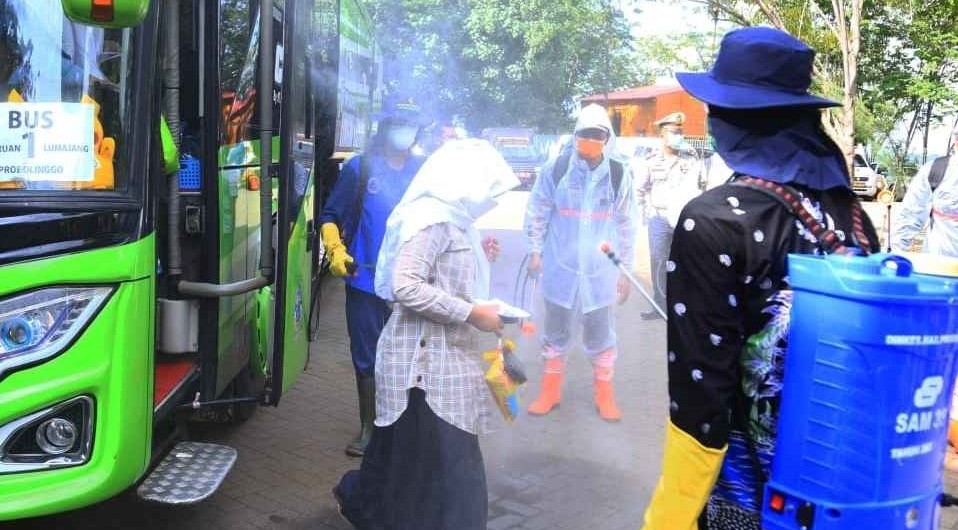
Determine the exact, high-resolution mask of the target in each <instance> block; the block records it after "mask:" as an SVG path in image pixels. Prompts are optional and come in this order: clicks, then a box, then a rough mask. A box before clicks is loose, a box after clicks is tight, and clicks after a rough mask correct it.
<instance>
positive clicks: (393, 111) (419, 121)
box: [372, 94, 431, 127]
mask: <svg viewBox="0 0 958 530" xmlns="http://www.w3.org/2000/svg"><path fill="white" fill-rule="evenodd" d="M372 119H373V120H375V121H385V120H401V121H405V122H408V123H411V124H414V125H418V126H420V127H424V126H426V125H429V123H430V122H431V120H430V119H429V117H428V116H426V115H425V114H424V113H423V112H422V108H421V107H420V106H419V105H417V104H416V103H415V102H413V99H412V98H411V97H409V96H404V95H400V94H388V95H387V96H386V97H384V98H383V106H382V109H381V110H380V111H379V112H374V113H373V114H372Z"/></svg>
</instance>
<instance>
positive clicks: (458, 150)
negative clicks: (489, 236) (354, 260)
mask: <svg viewBox="0 0 958 530" xmlns="http://www.w3.org/2000/svg"><path fill="white" fill-rule="evenodd" d="M518 185H519V179H518V178H517V177H516V176H515V174H514V173H513V172H512V168H510V167H509V164H507V163H506V161H505V160H504V159H503V158H502V155H500V154H499V152H498V151H496V149H495V148H494V147H492V145H491V144H490V143H489V142H487V141H485V140H477V139H466V140H450V141H448V142H446V143H445V144H443V146H442V147H440V148H439V149H438V150H437V151H436V152H435V153H433V154H432V155H431V156H430V157H429V159H428V160H426V163H425V164H423V166H422V168H421V169H420V170H419V172H418V173H416V176H415V177H414V178H413V180H412V182H411V183H410V184H409V188H408V189H407V190H406V193H405V195H403V198H402V200H401V201H399V204H398V205H396V208H395V209H394V210H393V211H392V213H391V214H390V215H389V219H388V220H387V221H386V234H385V236H384V237H383V244H382V247H381V248H380V250H379V258H378V259H377V261H376V280H375V287H376V294H377V295H379V297H380V298H382V299H384V300H392V299H393V268H394V267H395V261H396V256H397V255H398V254H399V247H400V246H402V244H403V243H405V242H406V241H409V240H410V239H412V237H413V236H415V235H416V234H418V233H419V232H421V231H422V230H423V229H425V228H427V227H429V226H432V225H434V224H439V223H452V224H453V225H455V226H457V227H459V228H460V229H462V230H463V231H465V232H466V234H467V236H468V238H469V242H470V244H471V245H472V251H473V254H474V255H475V256H476V265H477V266H476V284H475V287H474V288H473V292H472V295H473V297H474V298H475V299H487V298H489V262H488V260H487V259H486V254H485V252H484V251H483V249H482V243H481V241H480V238H479V231H478V230H476V228H475V227H474V226H473V224H474V223H475V221H476V219H478V218H479V217H481V216H482V215H483V214H485V213H486V212H488V211H490V210H492V209H493V208H494V207H495V206H496V203H497V201H496V197H498V196H499V195H502V194H503V193H505V192H507V191H509V190H511V189H512V188H514V187H516V186H518Z"/></svg>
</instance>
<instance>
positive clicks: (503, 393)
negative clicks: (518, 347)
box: [482, 340, 525, 423]
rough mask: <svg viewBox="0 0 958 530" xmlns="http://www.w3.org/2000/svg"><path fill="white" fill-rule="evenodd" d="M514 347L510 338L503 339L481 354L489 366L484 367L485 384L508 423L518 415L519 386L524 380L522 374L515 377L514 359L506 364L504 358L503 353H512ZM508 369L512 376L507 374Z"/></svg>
mask: <svg viewBox="0 0 958 530" xmlns="http://www.w3.org/2000/svg"><path fill="white" fill-rule="evenodd" d="M514 349H515V344H513V342H512V341H511V340H505V341H500V343H499V346H498V347H497V348H496V349H494V350H490V351H487V352H485V353H484V354H482V358H483V360H485V361H486V362H487V363H489V368H488V369H486V384H488V385H489V390H490V391H492V397H493V399H494V400H495V402H496V405H497V406H498V407H499V411H500V412H502V416H503V417H504V418H505V419H506V421H507V422H509V423H512V422H513V420H515V419H516V416H518V415H519V410H520V409H519V387H521V386H522V384H523V383H524V382H525V377H524V376H522V375H519V376H518V377H515V374H516V372H515V371H516V369H517V367H516V365H515V363H516V361H511V362H510V363H509V365H508V366H507V363H506V360H505V358H504V355H513V354H512V351H513V350H514ZM519 369H520V370H521V368H519ZM510 371H511V372H512V373H513V374H514V376H512V377H511V376H510V375H509V374H510ZM516 379H519V380H518V381H517V380H516Z"/></svg>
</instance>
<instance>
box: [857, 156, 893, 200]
mask: <svg viewBox="0 0 958 530" xmlns="http://www.w3.org/2000/svg"><path fill="white" fill-rule="evenodd" d="M852 165H853V170H854V173H853V174H852V190H854V191H855V194H856V195H858V196H859V197H861V198H862V199H865V200H868V201H873V200H875V199H876V198H877V197H878V194H879V193H880V192H881V191H882V190H883V189H885V186H887V182H886V181H885V177H884V175H882V173H883V170H882V169H881V167H879V166H878V165H877V164H875V163H874V162H872V160H871V158H870V157H869V155H868V152H867V151H866V150H865V148H864V147H862V146H860V145H859V146H856V147H855V158H854V161H853V164H852Z"/></svg>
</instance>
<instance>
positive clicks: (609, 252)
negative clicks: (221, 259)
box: [599, 241, 669, 321]
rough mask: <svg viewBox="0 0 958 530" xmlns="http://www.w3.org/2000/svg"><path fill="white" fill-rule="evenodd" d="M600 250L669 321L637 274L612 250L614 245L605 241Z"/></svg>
mask: <svg viewBox="0 0 958 530" xmlns="http://www.w3.org/2000/svg"><path fill="white" fill-rule="evenodd" d="M599 250H601V251H602V253H603V254H605V255H606V256H608V258H609V259H610V260H612V263H614V264H615V266H616V267H618V268H619V271H621V272H622V274H624V275H625V277H626V278H628V279H629V281H630V282H631V283H632V286H633V287H635V289H636V290H637V291H639V293H640V294H642V297H643V298H645V299H646V300H647V301H648V302H649V305H651V306H652V309H655V312H656V313H658V314H659V316H660V317H662V318H663V319H664V320H666V321H668V319H669V317H668V316H666V314H665V311H663V310H662V308H661V307H659V304H656V303H655V300H654V299H653V298H652V297H651V296H650V295H649V293H647V292H646V291H645V288H644V287H642V284H641V283H639V280H638V279H636V277H635V275H633V274H632V271H630V270H629V269H628V268H627V267H626V266H625V265H623V264H622V260H620V259H619V258H618V256H616V255H615V252H613V251H612V245H610V244H609V242H608V241H605V242H603V243H602V244H601V245H599Z"/></svg>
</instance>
